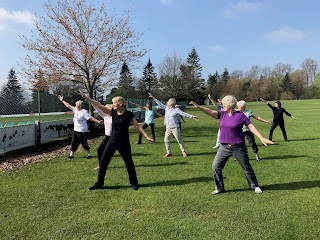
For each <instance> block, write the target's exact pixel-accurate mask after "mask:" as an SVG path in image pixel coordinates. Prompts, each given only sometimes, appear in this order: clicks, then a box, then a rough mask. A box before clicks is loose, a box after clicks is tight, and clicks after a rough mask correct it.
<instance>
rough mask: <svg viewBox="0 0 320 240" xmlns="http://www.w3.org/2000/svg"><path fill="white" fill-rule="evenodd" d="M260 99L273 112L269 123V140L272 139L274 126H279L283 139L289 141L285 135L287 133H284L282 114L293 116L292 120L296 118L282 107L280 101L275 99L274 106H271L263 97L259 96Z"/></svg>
mask: <svg viewBox="0 0 320 240" xmlns="http://www.w3.org/2000/svg"><path fill="white" fill-rule="evenodd" d="M260 100H261V101H263V102H265V103H266V104H267V105H268V106H269V107H270V108H271V110H272V112H273V121H272V125H271V128H270V132H269V140H271V141H272V135H273V131H274V130H275V129H276V127H278V126H279V127H280V129H281V131H282V134H283V138H284V141H286V142H289V140H288V137H287V133H286V129H285V127H284V119H283V114H284V113H285V114H286V115H287V116H289V117H291V118H293V119H294V120H296V119H297V118H295V117H294V116H292V115H291V114H290V113H288V112H287V111H286V110H285V109H284V108H282V107H281V102H280V101H275V103H274V106H272V105H271V104H270V103H268V102H267V101H266V100H264V99H263V98H260Z"/></svg>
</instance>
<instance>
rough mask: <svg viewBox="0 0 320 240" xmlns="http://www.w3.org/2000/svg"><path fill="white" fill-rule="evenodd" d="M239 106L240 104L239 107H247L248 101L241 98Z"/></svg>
mask: <svg viewBox="0 0 320 240" xmlns="http://www.w3.org/2000/svg"><path fill="white" fill-rule="evenodd" d="M237 106H238V107H239V106H240V107H242V108H246V106H247V103H246V101H244V100H241V101H239V102H237Z"/></svg>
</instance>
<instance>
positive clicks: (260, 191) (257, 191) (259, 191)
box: [254, 187, 262, 194]
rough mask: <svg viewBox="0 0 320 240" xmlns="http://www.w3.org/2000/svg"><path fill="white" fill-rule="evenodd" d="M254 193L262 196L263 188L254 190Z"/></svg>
mask: <svg viewBox="0 0 320 240" xmlns="http://www.w3.org/2000/svg"><path fill="white" fill-rule="evenodd" d="M254 192H255V193H257V194H261V193H262V190H261V188H259V187H256V188H254Z"/></svg>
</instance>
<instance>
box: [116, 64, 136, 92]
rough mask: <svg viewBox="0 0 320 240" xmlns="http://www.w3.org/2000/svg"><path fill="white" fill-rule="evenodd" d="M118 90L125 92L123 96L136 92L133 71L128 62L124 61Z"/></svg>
mask: <svg viewBox="0 0 320 240" xmlns="http://www.w3.org/2000/svg"><path fill="white" fill-rule="evenodd" d="M118 90H121V91H122V92H123V93H124V94H123V95H124V96H123V97H130V96H131V95H132V94H133V92H134V87H133V77H132V72H131V71H130V69H129V66H128V65H127V63H126V62H123V64H122V67H121V72H120V80H119V83H118Z"/></svg>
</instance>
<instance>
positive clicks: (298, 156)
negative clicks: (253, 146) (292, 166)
mask: <svg viewBox="0 0 320 240" xmlns="http://www.w3.org/2000/svg"><path fill="white" fill-rule="evenodd" d="M306 157H308V156H307V155H281V156H269V157H266V158H263V161H267V160H281V159H292V158H306Z"/></svg>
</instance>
